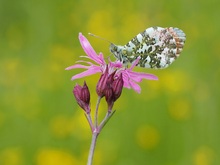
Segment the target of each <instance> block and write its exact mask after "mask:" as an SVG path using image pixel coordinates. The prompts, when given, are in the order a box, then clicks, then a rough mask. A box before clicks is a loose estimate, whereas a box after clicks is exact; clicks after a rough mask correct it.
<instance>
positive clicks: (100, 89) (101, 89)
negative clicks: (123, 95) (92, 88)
mask: <svg viewBox="0 0 220 165" xmlns="http://www.w3.org/2000/svg"><path fill="white" fill-rule="evenodd" d="M107 81H108V65H107V67H106V69H105V72H104V73H103V74H102V75H101V77H100V79H99V81H98V83H97V86H96V93H97V94H98V96H100V97H103V96H104V95H105V88H106V84H107Z"/></svg>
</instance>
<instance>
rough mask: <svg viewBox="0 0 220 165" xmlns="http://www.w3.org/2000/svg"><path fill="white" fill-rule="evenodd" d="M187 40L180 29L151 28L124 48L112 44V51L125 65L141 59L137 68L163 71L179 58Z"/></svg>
mask: <svg viewBox="0 0 220 165" xmlns="http://www.w3.org/2000/svg"><path fill="white" fill-rule="evenodd" d="M185 40H186V35H185V33H184V32H183V31H182V30H180V29H179V28H173V27H169V28H162V27H150V28H148V29H146V30H145V31H143V32H141V33H139V34H138V35H137V36H135V37H134V38H133V39H132V40H131V41H129V42H128V43H127V44H126V45H124V46H120V45H115V44H111V45H110V51H111V52H112V53H113V54H114V56H115V57H116V58H117V59H118V60H120V61H121V62H123V64H125V65H127V64H128V63H132V62H134V61H135V60H136V59H137V58H138V57H139V58H140V60H139V62H138V64H137V66H140V67H145V68H155V69H159V68H162V69H163V68H166V67H168V66H169V65H170V64H171V63H172V62H173V61H175V60H176V59H177V57H179V55H180V53H181V52H182V49H183V46H184V43H185Z"/></svg>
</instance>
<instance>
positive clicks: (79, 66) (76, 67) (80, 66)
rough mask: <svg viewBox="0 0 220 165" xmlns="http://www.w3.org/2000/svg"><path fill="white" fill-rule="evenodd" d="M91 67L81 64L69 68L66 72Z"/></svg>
mask: <svg viewBox="0 0 220 165" xmlns="http://www.w3.org/2000/svg"><path fill="white" fill-rule="evenodd" d="M89 67H90V66H85V65H81V64H75V65H72V66H69V67H67V68H66V69H65V70H71V69H78V68H83V69H88V68H89Z"/></svg>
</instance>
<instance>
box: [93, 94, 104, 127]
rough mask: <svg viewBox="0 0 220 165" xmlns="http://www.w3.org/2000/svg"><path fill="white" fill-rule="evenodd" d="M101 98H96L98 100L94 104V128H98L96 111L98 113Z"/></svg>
mask: <svg viewBox="0 0 220 165" xmlns="http://www.w3.org/2000/svg"><path fill="white" fill-rule="evenodd" d="M101 99H102V98H101V97H100V96H99V97H98V100H97V104H96V109H95V124H94V125H95V128H97V127H98V111H99V104H100V101H101Z"/></svg>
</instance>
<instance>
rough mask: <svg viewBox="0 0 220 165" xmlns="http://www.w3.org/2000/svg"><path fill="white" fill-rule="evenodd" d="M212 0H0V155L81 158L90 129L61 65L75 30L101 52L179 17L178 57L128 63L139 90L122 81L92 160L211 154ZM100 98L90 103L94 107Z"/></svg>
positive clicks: (203, 163)
mask: <svg viewBox="0 0 220 165" xmlns="http://www.w3.org/2000/svg"><path fill="white" fill-rule="evenodd" d="M219 6H220V1H219V0H157V1H155V0H129V1H128V0H121V1H118V0H108V1H107V0H93V1H91V0H62V1H61V0H38V1H37V0H19V1H18V0H10V1H8V0H0V165H85V164H86V161H87V154H88V150H89V145H90V140H91V133H90V129H89V126H88V124H87V121H86V119H85V117H84V113H83V111H82V110H81V109H80V108H79V107H78V105H77V104H76V102H75V100H74V98H73V95H72V89H73V86H74V85H75V83H76V82H77V83H79V84H82V83H83V81H84V80H86V81H87V83H88V86H89V88H90V91H91V97H92V99H91V104H92V108H93V109H94V107H95V104H96V98H97V96H96V93H95V86H96V82H97V81H98V78H99V75H94V76H91V77H87V78H85V79H82V80H77V81H74V82H72V81H70V78H71V76H72V75H74V74H77V73H79V72H81V71H82V70H71V71H65V70H64V69H65V68H66V67H68V66H70V65H73V64H74V63H75V61H77V60H79V56H80V55H85V53H84V51H83V49H82V48H81V46H80V44H79V41H78V33H79V32H82V33H83V34H84V35H85V36H86V37H87V38H88V39H89V41H90V42H91V44H92V45H93V47H94V48H95V50H96V51H97V52H103V53H104V55H105V56H106V57H107V56H109V55H110V53H109V44H108V43H107V42H105V41H102V40H100V39H97V38H94V37H91V36H88V35H87V34H88V32H92V33H94V34H97V35H99V36H101V37H103V38H106V39H108V40H110V41H112V42H114V43H115V44H121V45H124V44H126V43H127V42H128V41H129V40H130V39H131V38H133V37H134V36H135V35H136V34H138V33H139V32H141V31H143V30H144V29H146V28H147V27H151V26H161V27H169V26H172V27H179V28H181V29H182V30H184V32H185V33H186V35H187V41H186V44H185V47H184V50H183V52H182V54H181V57H180V58H179V59H178V60H177V61H176V62H175V63H173V64H172V65H171V66H170V67H169V68H167V69H165V70H150V69H144V68H138V69H136V70H138V71H142V72H148V73H153V74H155V75H157V76H158V77H159V81H143V82H142V83H141V87H142V92H141V94H137V93H135V92H134V91H133V90H129V89H124V90H123V94H122V96H121V98H120V99H119V100H118V101H117V102H116V104H115V106H114V108H115V109H116V110H117V111H116V113H115V115H114V116H113V117H112V118H111V120H110V121H109V123H108V124H107V125H106V127H105V128H104V130H103V132H102V133H101V134H100V136H99V139H98V143H97V148H96V153H95V157H94V162H95V163H94V165H113V164H114V165H136V164H138V165H219V164H220V142H219V141H220V140H219V139H220V138H219V136H220V90H219V82H220V67H219V66H220V64H219V63H220V55H219V50H220V49H219V48H220V42H219V41H220V40H219V38H220V32H219V29H220V10H219ZM105 110H106V105H105V103H104V102H103V104H102V105H101V107H100V111H101V112H102V114H101V117H102V116H103V114H104V113H105Z"/></svg>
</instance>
